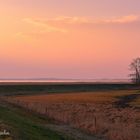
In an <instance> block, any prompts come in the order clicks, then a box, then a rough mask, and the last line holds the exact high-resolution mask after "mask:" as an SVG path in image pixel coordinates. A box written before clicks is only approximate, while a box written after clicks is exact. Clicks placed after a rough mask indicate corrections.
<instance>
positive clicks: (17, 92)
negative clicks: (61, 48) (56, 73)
mask: <svg viewBox="0 0 140 140" xmlns="http://www.w3.org/2000/svg"><path fill="white" fill-rule="evenodd" d="M4 86H5V85H4ZM30 86H31V87H32V88H31V87H30ZM131 86H132V85H130V86H129V85H116V86H115V85H113V86H112V85H108V84H107V85H87V84H86V85H82V87H81V85H77V84H76V85H64V86H62V85H49V86H48V85H47V86H45V85H37V86H36V85H28V86H26V85H18V86H17V85H16V86H15V87H16V88H11V87H14V86H13V85H10V86H9V88H8V89H7V88H2V87H0V91H5V92H2V96H1V102H2V105H1V107H0V110H1V113H0V119H2V120H3V121H4V122H8V124H10V126H12V127H14V128H17V129H19V128H20V127H21V126H24V127H23V128H24V132H25V134H24V135H23V134H21V132H19V134H21V135H22V136H24V137H25V136H26V137H27V138H26V137H25V138H24V139H33V140H35V139H38V140H43V139H48V140H55V139H56V140H57V139H58V140H59V139H60V140H62V139H63V140H65V139H66V140H69V139H70V140H72V139H75V140H101V139H102V140H105V139H107V140H139V139H140V133H139V132H140V91H139V90H138V87H135V86H134V87H131ZM6 87H7V86H6ZM128 87H129V88H130V89H129V88H128ZM88 88H89V89H88ZM36 89H38V90H37V91H38V93H37V92H35V94H33V92H34V90H36ZM83 89H84V90H86V91H84V90H83ZM9 91H11V92H9ZM52 91H53V92H52ZM60 91H61V92H60ZM66 91H67V92H66ZM3 93H5V95H3ZM3 113H4V114H8V115H7V117H2V116H3V115H2V114H3ZM22 114H24V115H22ZM9 116H13V117H9ZM13 118H16V119H13ZM16 121H18V125H17V123H16ZM28 126H29V127H30V130H31V133H32V134H33V135H35V136H34V137H33V135H32V136H31V135H30V133H29V132H28ZM12 130H13V129H12ZM14 130H15V129H14ZM21 131H23V130H21ZM13 133H15V132H14V131H13ZM37 133H38V136H36V134H37ZM31 137H32V138H31Z"/></svg>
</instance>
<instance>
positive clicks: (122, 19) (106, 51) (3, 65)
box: [0, 0, 140, 79]
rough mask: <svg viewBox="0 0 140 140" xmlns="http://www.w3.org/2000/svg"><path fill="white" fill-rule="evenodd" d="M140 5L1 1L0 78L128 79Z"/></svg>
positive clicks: (110, 0) (137, 50) (137, 51)
mask: <svg viewBox="0 0 140 140" xmlns="http://www.w3.org/2000/svg"><path fill="white" fill-rule="evenodd" d="M139 6H140V1H138V0H128V1H125V0H123V1H122V0H104V1H103V0H67V1H66V0H24V1H23V0H6V1H5V0H1V1H0V17H1V19H0V31H1V33H0V78H39V77H40V78H47V77H56V78H81V79H83V78H93V79H94V78H99V79H101V78H108V79H109V78H127V76H128V74H129V70H128V65H129V63H130V62H131V60H132V59H133V58H135V57H138V56H140V39H139V35H140V8H139Z"/></svg>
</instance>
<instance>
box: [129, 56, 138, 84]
mask: <svg viewBox="0 0 140 140" xmlns="http://www.w3.org/2000/svg"><path fill="white" fill-rule="evenodd" d="M130 70H131V71H132V74H130V77H131V79H132V82H134V83H135V84H140V58H136V59H134V60H133V61H132V62H131V64H130Z"/></svg>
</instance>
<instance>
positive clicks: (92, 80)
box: [0, 79, 130, 83]
mask: <svg viewBox="0 0 140 140" xmlns="http://www.w3.org/2000/svg"><path fill="white" fill-rule="evenodd" d="M0 82H1V83H11V82H12V83H13V82H16V83H17V82H19V83H20V82H21V83H24V82H25V83H26V82H33V83H34V82H35V83H38V82H41V83H42V82H46V83H73V82H87V83H129V82H130V80H128V79H74V80H73V79H66V80H48V79H47V80H44V79H43V80H42V79H29V80H26V79H24V80H23V79H21V80H19V79H18V80H17V79H13V80H12V79H10V80H8V79H6V80H3V79H2V80H0Z"/></svg>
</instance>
